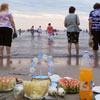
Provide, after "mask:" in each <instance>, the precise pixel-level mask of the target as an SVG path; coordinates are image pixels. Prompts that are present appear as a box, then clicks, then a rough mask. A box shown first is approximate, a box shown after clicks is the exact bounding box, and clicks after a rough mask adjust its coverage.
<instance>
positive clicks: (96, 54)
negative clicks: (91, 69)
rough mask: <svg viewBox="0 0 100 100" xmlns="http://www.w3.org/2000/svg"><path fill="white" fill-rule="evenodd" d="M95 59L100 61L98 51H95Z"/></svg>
mask: <svg viewBox="0 0 100 100" xmlns="http://www.w3.org/2000/svg"><path fill="white" fill-rule="evenodd" d="M93 52H94V56H95V59H98V50H93Z"/></svg>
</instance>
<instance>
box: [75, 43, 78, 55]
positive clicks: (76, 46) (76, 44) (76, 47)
mask: <svg viewBox="0 0 100 100" xmlns="http://www.w3.org/2000/svg"><path fill="white" fill-rule="evenodd" d="M75 49H76V55H77V56H78V55H79V44H78V43H75Z"/></svg>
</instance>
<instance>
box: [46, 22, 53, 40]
mask: <svg viewBox="0 0 100 100" xmlns="http://www.w3.org/2000/svg"><path fill="white" fill-rule="evenodd" d="M47 32H48V39H52V38H53V26H51V23H49V24H48V27H47Z"/></svg>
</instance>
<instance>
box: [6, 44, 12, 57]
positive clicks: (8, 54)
mask: <svg viewBox="0 0 100 100" xmlns="http://www.w3.org/2000/svg"><path fill="white" fill-rule="evenodd" d="M10 49H11V47H8V46H6V51H7V56H8V57H10Z"/></svg>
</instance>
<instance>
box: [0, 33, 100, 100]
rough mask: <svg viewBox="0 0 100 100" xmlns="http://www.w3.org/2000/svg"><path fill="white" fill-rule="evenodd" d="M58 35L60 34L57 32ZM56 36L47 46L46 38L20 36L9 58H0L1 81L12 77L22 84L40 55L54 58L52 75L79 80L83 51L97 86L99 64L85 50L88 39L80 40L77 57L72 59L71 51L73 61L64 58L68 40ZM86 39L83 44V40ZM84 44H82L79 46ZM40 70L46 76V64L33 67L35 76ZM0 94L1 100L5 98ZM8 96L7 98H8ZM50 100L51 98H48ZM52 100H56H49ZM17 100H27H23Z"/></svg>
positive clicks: (73, 97) (71, 99) (73, 98)
mask: <svg viewBox="0 0 100 100" xmlns="http://www.w3.org/2000/svg"><path fill="white" fill-rule="evenodd" d="M60 33H61V32H60ZM60 33H59V34H58V35H57V36H55V37H54V41H52V42H50V41H48V39H47V35H46V34H45V33H43V36H41V37H37V36H35V37H34V38H33V37H31V34H30V33H27V32H26V33H23V34H22V36H20V37H18V38H17V39H15V40H13V44H12V52H11V57H10V58H7V57H6V53H4V55H5V56H4V58H0V77H4V76H5V77H6V76H14V77H20V78H22V79H24V80H30V79H31V78H32V77H31V76H30V72H29V70H30V64H31V61H32V59H33V58H34V57H36V56H37V55H38V54H39V53H40V54H48V55H52V56H53V61H54V72H53V73H52V74H54V73H56V74H59V75H60V76H62V77H64V76H68V77H72V78H76V79H79V71H80V60H81V56H82V53H83V51H84V50H89V53H90V55H91V59H92V62H93V64H92V65H91V67H93V81H94V83H95V84H96V85H100V78H99V72H100V65H99V64H100V61H97V60H96V61H94V59H93V55H92V50H91V48H89V47H88V45H87V43H88V37H87V36H85V37H83V35H84V34H86V33H83V34H81V37H80V40H81V42H80V44H81V45H80V48H81V49H80V56H79V57H76V56H75V49H74V47H73V48H72V52H73V55H72V57H68V56H67V47H66V44H67V40H66V37H65V36H66V35H65V34H64V33H61V34H60ZM85 39H86V40H85ZM82 41H83V42H82ZM40 68H41V69H42V70H43V75H48V69H49V67H48V65H47V64H46V63H45V62H40V63H39V64H37V66H36V74H37V75H39V71H40ZM2 95H3V94H2V93H0V100H1V99H2V98H4V96H2ZM7 95H9V94H6V95H5V96H7ZM47 99H51V98H47ZM52 99H53V100H57V99H55V98H52ZM6 100H15V99H14V98H13V96H9V97H7V98H6ZM18 100H27V99H26V98H23V99H18ZM58 100H80V98H79V94H67V95H66V98H64V99H62V98H58Z"/></svg>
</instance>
